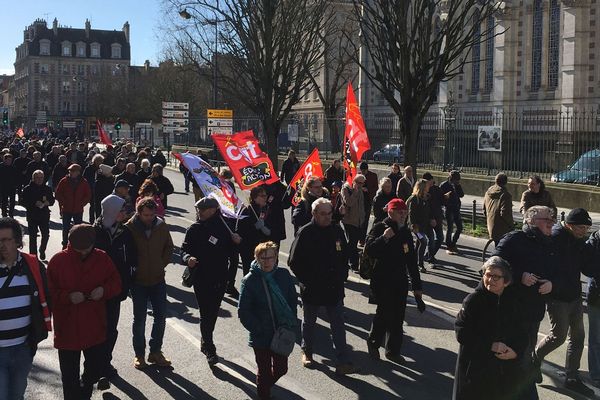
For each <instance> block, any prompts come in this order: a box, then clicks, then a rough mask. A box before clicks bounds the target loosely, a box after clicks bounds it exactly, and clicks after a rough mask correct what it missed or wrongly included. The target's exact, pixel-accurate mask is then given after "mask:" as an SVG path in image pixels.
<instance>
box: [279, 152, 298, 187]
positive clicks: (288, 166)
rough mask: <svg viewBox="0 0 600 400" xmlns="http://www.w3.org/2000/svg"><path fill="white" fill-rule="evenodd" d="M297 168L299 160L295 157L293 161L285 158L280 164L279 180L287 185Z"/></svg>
mask: <svg viewBox="0 0 600 400" xmlns="http://www.w3.org/2000/svg"><path fill="white" fill-rule="evenodd" d="M299 169H300V161H298V159H297V158H295V157H294V160H293V161H292V160H290V159H289V158H287V159H286V160H285V161H284V162H283V165H282V166H281V180H282V181H284V182H285V183H287V184H288V185H289V184H290V183H292V179H293V178H294V175H295V174H296V172H297V171H298V170H299Z"/></svg>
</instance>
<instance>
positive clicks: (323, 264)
mask: <svg viewBox="0 0 600 400" xmlns="http://www.w3.org/2000/svg"><path fill="white" fill-rule="evenodd" d="M311 207H312V213H313V219H312V220H311V221H310V222H309V223H308V224H306V225H305V226H303V227H302V228H301V229H300V230H299V231H298V234H297V235H296V238H295V239H294V242H293V243H292V248H291V250H290V256H289V258H288V266H289V267H290V268H291V269H292V271H293V273H294V275H296V278H298V282H299V283H300V296H301V298H302V309H303V312H304V317H303V321H302V365H303V366H304V367H305V368H313V367H314V365H315V361H314V358H313V348H314V331H315V326H316V323H317V313H318V311H319V309H320V308H321V307H324V308H325V311H326V312H327V316H328V321H329V324H330V327H331V335H332V338H333V344H334V346H335V350H336V358H337V365H336V373H337V374H340V375H346V374H352V373H355V372H357V371H358V368H357V367H356V366H355V365H354V364H353V363H352V361H351V358H350V350H349V348H348V345H347V343H346V327H345V325H344V323H345V322H344V300H343V299H344V282H345V281H346V279H347V278H348V245H347V243H346V237H345V236H344V232H343V231H342V228H341V227H340V226H339V225H334V224H332V223H331V217H332V214H333V207H332V205H331V202H330V201H329V200H327V199H322V198H321V199H316V200H315V201H314V202H313V203H312V205H311Z"/></svg>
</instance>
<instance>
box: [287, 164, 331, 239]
mask: <svg viewBox="0 0 600 400" xmlns="http://www.w3.org/2000/svg"><path fill="white" fill-rule="evenodd" d="M300 193H301V196H302V200H300V202H299V203H298V205H297V206H296V207H295V208H294V211H293V213H292V224H293V225H294V235H296V234H297V233H298V230H299V229H300V228H302V227H303V226H304V225H306V224H308V223H309V222H310V220H311V218H312V212H311V209H312V203H313V202H314V201H315V200H317V199H318V198H321V197H327V192H326V191H325V190H324V189H323V183H322V182H321V179H320V178H319V177H317V176H315V175H311V176H310V177H309V178H308V179H306V180H305V181H304V185H303V186H302V190H301V192H300Z"/></svg>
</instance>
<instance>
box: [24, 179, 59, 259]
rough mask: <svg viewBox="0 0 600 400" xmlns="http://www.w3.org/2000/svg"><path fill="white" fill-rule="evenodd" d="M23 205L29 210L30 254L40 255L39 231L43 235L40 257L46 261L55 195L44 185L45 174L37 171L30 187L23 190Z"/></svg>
mask: <svg viewBox="0 0 600 400" xmlns="http://www.w3.org/2000/svg"><path fill="white" fill-rule="evenodd" d="M21 197H22V199H21V204H22V205H23V206H24V207H25V210H27V230H28V231H29V253H30V254H38V247H37V234H38V229H39V231H40V233H41V234H42V242H41V243H40V248H39V251H40V253H39V255H40V259H41V260H45V259H46V247H47V246H48V240H49V239H50V207H51V206H52V205H53V204H54V195H53V194H52V189H50V186H48V185H46V184H45V183H44V172H43V171H41V170H37V171H35V172H34V173H33V176H32V177H31V182H30V183H29V185H27V186H25V188H24V189H23V194H22V196H21Z"/></svg>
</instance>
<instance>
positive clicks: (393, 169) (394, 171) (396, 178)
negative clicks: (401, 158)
mask: <svg viewBox="0 0 600 400" xmlns="http://www.w3.org/2000/svg"><path fill="white" fill-rule="evenodd" d="M387 177H388V178H390V181H391V182H392V190H393V191H394V197H396V193H397V189H396V188H397V187H398V182H400V179H402V173H401V172H400V164H398V163H393V164H392V165H391V166H390V174H389V175H388V176H387ZM380 183H381V181H380Z"/></svg>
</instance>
